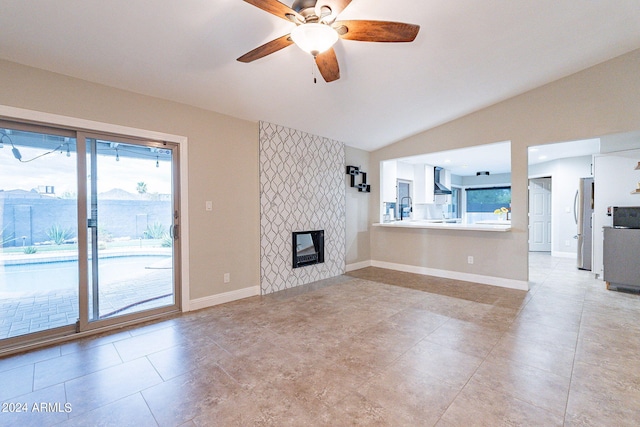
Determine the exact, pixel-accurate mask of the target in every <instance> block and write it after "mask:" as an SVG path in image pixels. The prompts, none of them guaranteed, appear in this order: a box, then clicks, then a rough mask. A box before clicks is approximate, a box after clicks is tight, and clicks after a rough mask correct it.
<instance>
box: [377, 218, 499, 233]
mask: <svg viewBox="0 0 640 427" xmlns="http://www.w3.org/2000/svg"><path fill="white" fill-rule="evenodd" d="M507 222H508V224H507ZM373 226H374V227H387V228H427V229H437V230H460V231H498V232H504V231H510V230H511V221H502V222H500V223H498V221H487V222H478V223H475V224H461V223H459V222H451V221H450V220H449V221H448V222H447V220H438V219H437V220H429V219H427V220H409V221H394V222H383V223H375V224H373Z"/></svg>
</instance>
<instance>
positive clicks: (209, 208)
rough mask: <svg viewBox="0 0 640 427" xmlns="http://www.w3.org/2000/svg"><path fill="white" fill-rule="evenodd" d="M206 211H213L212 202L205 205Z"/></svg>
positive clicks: (208, 201) (209, 201)
mask: <svg viewBox="0 0 640 427" xmlns="http://www.w3.org/2000/svg"><path fill="white" fill-rule="evenodd" d="M204 209H205V210H207V211H212V210H213V202H212V201H211V200H207V201H206V202H205V203H204Z"/></svg>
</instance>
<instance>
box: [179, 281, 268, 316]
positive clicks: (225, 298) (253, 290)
mask: <svg viewBox="0 0 640 427" xmlns="http://www.w3.org/2000/svg"><path fill="white" fill-rule="evenodd" d="M256 295H260V286H251V287H250V288H244V289H238V290H236V291H229V292H225V293H222V294H217V295H211V296H208V297H203V298H198V299H192V300H191V301H190V302H189V311H193V310H200V309H202V308H207V307H213V306H214V305H219V304H224V303H227V302H231V301H237V300H239V299H243V298H249V297H253V296H256Z"/></svg>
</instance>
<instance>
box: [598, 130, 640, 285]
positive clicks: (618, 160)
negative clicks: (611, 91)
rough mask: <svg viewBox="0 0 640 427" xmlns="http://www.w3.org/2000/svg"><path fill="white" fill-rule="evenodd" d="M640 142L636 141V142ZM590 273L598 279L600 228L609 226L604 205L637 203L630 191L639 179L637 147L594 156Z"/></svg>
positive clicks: (639, 201)
mask: <svg viewBox="0 0 640 427" xmlns="http://www.w3.org/2000/svg"><path fill="white" fill-rule="evenodd" d="M638 142H639V143H640V141H638ZM594 160H595V162H594V166H595V178H596V179H595V190H594V195H595V198H594V210H595V212H594V213H595V215H594V221H593V224H594V227H593V229H594V233H593V234H594V239H593V268H592V271H593V273H595V274H597V275H598V276H599V277H600V278H602V259H603V258H602V245H603V244H602V241H603V240H602V239H603V232H602V227H604V226H611V225H613V218H612V217H609V216H607V215H606V213H607V207H608V206H640V194H631V192H632V191H633V190H635V189H636V188H637V187H638V183H639V182H640V170H635V167H636V165H637V164H638V162H640V150H633V151H627V152H624V153H615V154H601V155H597V156H595V159H594Z"/></svg>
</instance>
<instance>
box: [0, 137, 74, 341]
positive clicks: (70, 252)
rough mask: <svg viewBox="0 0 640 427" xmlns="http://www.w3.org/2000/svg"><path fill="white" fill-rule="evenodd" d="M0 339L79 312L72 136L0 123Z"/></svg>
mask: <svg viewBox="0 0 640 427" xmlns="http://www.w3.org/2000/svg"><path fill="white" fill-rule="evenodd" d="M0 165H1V166H0V339H5V338H10V337H15V336H19V335H24V334H29V333H32V332H40V331H44V330H47V329H51V328H56V327H60V326H66V325H70V324H73V323H75V322H76V320H77V319H78V248H77V173H76V140H75V139H74V138H69V137H64V136H58V135H50V134H46V133H37V132H25V131H20V130H15V129H8V128H0Z"/></svg>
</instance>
